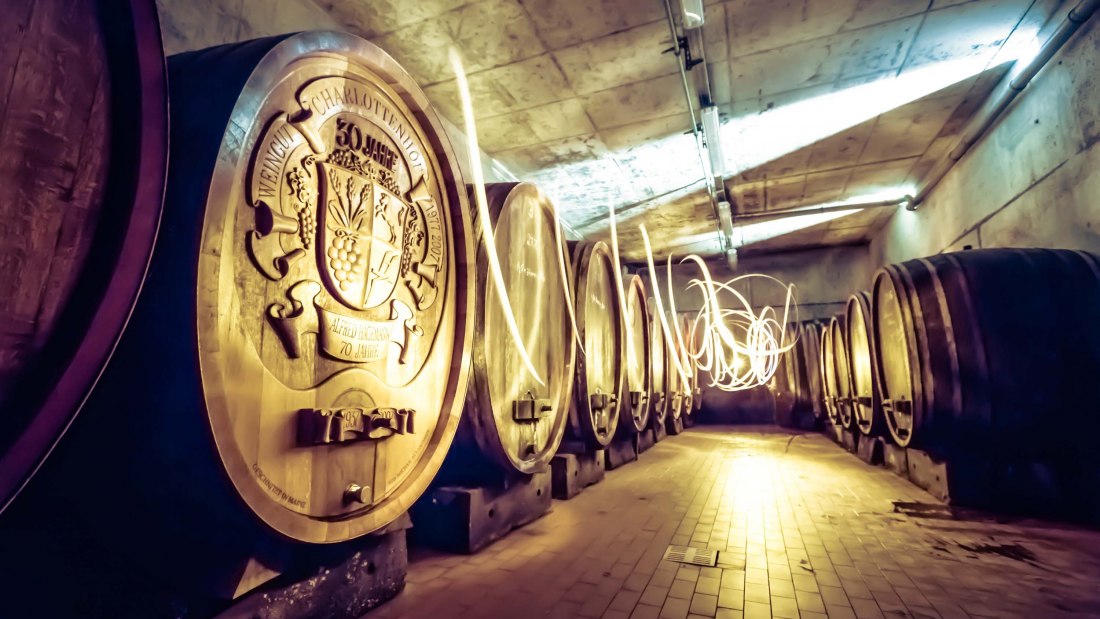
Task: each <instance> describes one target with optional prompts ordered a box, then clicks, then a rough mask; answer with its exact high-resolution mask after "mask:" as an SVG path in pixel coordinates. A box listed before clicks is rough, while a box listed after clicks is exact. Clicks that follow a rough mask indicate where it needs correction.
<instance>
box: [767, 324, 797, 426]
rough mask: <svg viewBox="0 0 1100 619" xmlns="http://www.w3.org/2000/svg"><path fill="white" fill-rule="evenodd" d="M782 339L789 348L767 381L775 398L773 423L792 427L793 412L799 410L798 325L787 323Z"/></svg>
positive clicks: (781, 356)
mask: <svg viewBox="0 0 1100 619" xmlns="http://www.w3.org/2000/svg"><path fill="white" fill-rule="evenodd" d="M785 329H786V333H785V335H784V340H785V341H786V342H788V343H789V344H790V348H788V349H787V350H786V351H784V352H783V353H782V354H781V355H780V358H779V367H777V368H776V370H775V374H774V375H773V376H772V380H771V382H770V383H769V389H770V391H771V392H772V396H773V397H774V399H775V423H776V425H779V426H781V427H785V428H786V427H793V425H794V417H795V413H796V412H797V411H798V410H799V397H800V396H799V390H798V389H799V388H798V385H799V382H800V378H799V373H798V372H799V363H798V357H799V355H800V354H801V348H800V346H801V343H800V341H799V336H798V331H799V329H798V326H797V325H796V324H795V323H788V324H787V326H786V327H785Z"/></svg>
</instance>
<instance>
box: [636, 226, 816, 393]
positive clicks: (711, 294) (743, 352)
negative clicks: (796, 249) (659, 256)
mask: <svg viewBox="0 0 1100 619" xmlns="http://www.w3.org/2000/svg"><path fill="white" fill-rule="evenodd" d="M639 229H640V230H641V232H642V241H643V243H644V245H645V251H646V261H647V263H648V265H649V275H650V281H651V282H652V284H653V291H654V294H653V297H654V302H655V303H656V305H657V308H656V311H657V312H659V315H660V320H661V324H662V325H663V326H664V327H665V340H666V343H667V345H668V346H669V349H670V350H680V351H687V352H686V353H685V354H684V356H685V357H686V361H687V363H692V364H694V365H695V368H697V369H698V370H700V372H705V373H707V374H709V375H710V382H709V385H710V386H711V387H715V388H718V389H721V390H723V391H741V390H744V389H750V388H752V387H757V386H761V385H764V384H766V383H767V382H768V381H770V380H771V378H772V376H773V375H774V374H775V372H776V370H777V369H778V368H779V360H780V357H781V355H783V354H784V353H786V352H787V351H788V350H790V349H791V348H793V347H794V343H795V342H794V340H792V339H791V338H789V337H788V335H787V329H786V325H787V323H788V322H789V321H790V320H791V318H792V312H793V313H794V314H795V317H794V320H796V321H797V311H798V309H797V301H796V299H795V288H794V285H793V284H784V283H783V282H781V281H779V280H778V279H776V278H774V277H772V276H770V275H763V274H757V273H751V274H745V275H739V276H737V277H734V278H733V279H730V280H728V281H725V282H716V281H714V278H713V277H712V276H711V273H710V269H709V268H708V267H707V264H706V262H705V261H703V259H702V258H701V257H699V256H698V255H696V254H690V255H688V256H686V257H684V258H683V259H681V260H680V263H681V264H683V263H686V262H692V263H694V264H695V265H696V266H698V267H699V271H700V273H701V274H702V278H693V279H691V280H690V281H689V282H688V285H687V289H693V288H694V289H698V290H699V291H700V293H701V294H702V296H703V303H702V307H701V308H700V309H699V311H698V312H697V313H696V315H695V318H694V319H693V320H692V321H691V324H690V330H689V332H688V333H687V334H686V337H685V334H684V332H683V327H682V326H681V324H680V321H676V320H673V321H671V322H672V325H673V328H674V329H675V336H676V341H675V343H674V342H673V340H672V335H671V334H670V332H669V328H668V326H669V322H670V321H669V320H668V319H666V317H665V307H664V303H663V300H662V296H661V291H660V287H659V285H658V283H657V276H656V269H655V268H654V263H653V250H652V247H651V246H650V242H649V235H648V234H647V232H646V229H645V226H639ZM665 273H666V275H665V277H666V287H667V290H668V302H669V311H670V313H671V315H672V316H677V315H678V313H677V311H676V290H675V287H674V285H673V278H672V257H671V256H669V258H668V260H667V263H666V270H665ZM749 280H760V281H763V282H768V283H773V284H775V285H778V286H781V287H782V289H783V290H784V301H783V311H782V315H780V313H779V312H778V311H777V310H776V308H775V307H772V306H765V307H763V308H761V309H760V310H759V311H756V310H754V309H753V307H752V304H751V303H750V302H749V300H748V299H747V298H745V296H744V295H743V294H742V293H741V292H740V291H739V290H738V289H737V286H738V285H739V284H743V283H745V282H747V281H749ZM688 341H690V342H694V343H696V344H697V349H696V350H694V351H693V350H691V349H690V348H689V347H688V346H687V345H686V343H685V342H688ZM676 345H678V348H677V347H676ZM680 356H681V355H679V354H677V355H673V356H672V360H673V362H674V364H675V367H676V371H677V372H679V374H680V378H681V381H682V383H681V384H688V381H687V370H688V368H685V367H684V365H683V364H682V363H681V362H680Z"/></svg>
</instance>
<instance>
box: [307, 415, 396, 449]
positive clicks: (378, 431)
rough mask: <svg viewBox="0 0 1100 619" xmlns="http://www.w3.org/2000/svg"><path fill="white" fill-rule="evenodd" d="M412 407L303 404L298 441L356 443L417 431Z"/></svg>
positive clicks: (317, 443) (309, 444)
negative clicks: (305, 405)
mask: <svg viewBox="0 0 1100 619" xmlns="http://www.w3.org/2000/svg"><path fill="white" fill-rule="evenodd" d="M415 413H416V411H414V410H413V409H411V408H355V407H353V408H303V409H301V410H299V411H298V444H299V445H302V446H311V445H329V444H332V443H352V442H357V441H365V440H379V439H384V438H386V437H388V436H392V435H394V434H412V433H413V415H414V414H415Z"/></svg>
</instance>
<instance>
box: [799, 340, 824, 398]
mask: <svg viewBox="0 0 1100 619" xmlns="http://www.w3.org/2000/svg"><path fill="white" fill-rule="evenodd" d="M821 331H822V326H821V323H819V322H817V321H814V320H811V321H807V322H804V323H802V329H801V332H802V338H801V339H802V363H803V368H804V370H805V372H804V373H803V381H802V382H803V385H802V387H803V388H804V389H805V393H804V397H803V399H804V401H805V403H804V405H805V406H806V408H807V410H809V411H810V412H812V413H813V416H814V419H821V418H822V417H824V416H825V394H824V391H823V390H822V385H821V368H820V367H818V364H819V363H820V361H821Z"/></svg>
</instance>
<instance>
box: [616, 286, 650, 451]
mask: <svg viewBox="0 0 1100 619" xmlns="http://www.w3.org/2000/svg"><path fill="white" fill-rule="evenodd" d="M623 287H624V288H625V290H626V312H627V316H626V342H627V344H626V346H624V355H625V361H624V363H625V365H626V368H625V371H626V381H624V386H623V392H622V393H621V394H620V396H619V434H621V435H624V436H627V435H632V434H637V433H638V432H641V431H643V430H645V429H646V428H647V427H649V413H650V402H649V400H650V393H651V391H652V388H653V387H652V380H651V378H650V375H651V372H652V360H651V359H650V357H651V353H650V346H651V344H652V340H651V339H650V328H649V306H648V304H647V303H646V290H645V284H644V283H643V281H642V278H641V277H640V276H638V275H631V276H629V277H626V282H625V283H624V285H623Z"/></svg>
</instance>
